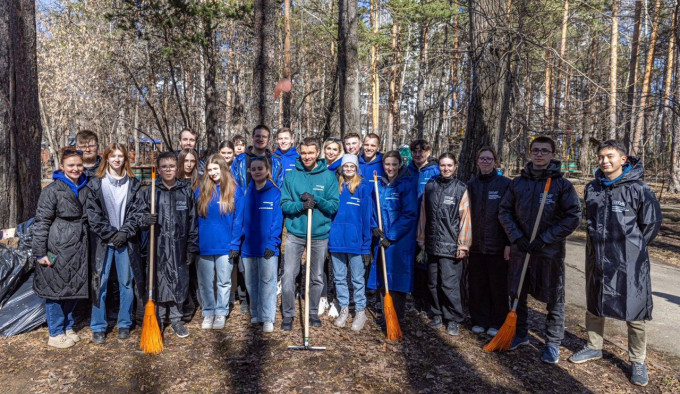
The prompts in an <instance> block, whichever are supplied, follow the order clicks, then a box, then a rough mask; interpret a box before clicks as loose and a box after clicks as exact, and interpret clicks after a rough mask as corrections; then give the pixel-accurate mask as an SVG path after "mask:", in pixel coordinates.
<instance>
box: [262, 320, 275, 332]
mask: <svg viewBox="0 0 680 394" xmlns="http://www.w3.org/2000/svg"><path fill="white" fill-rule="evenodd" d="M273 331H274V323H272V322H270V321H266V322H264V324H263V325H262V332H273Z"/></svg>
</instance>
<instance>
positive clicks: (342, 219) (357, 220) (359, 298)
mask: <svg viewBox="0 0 680 394" xmlns="http://www.w3.org/2000/svg"><path fill="white" fill-rule="evenodd" d="M341 168H342V175H341V177H340V178H339V179H338V184H339V190H340V205H339V206H338V212H337V213H336V214H335V218H334V219H333V224H332V225H331V235H330V239H329V242H328V250H329V251H330V252H331V258H332V260H333V274H334V276H335V291H336V296H337V298H338V302H339V303H340V315H339V316H338V318H337V319H335V322H334V324H335V325H336V326H337V327H344V326H345V324H346V323H347V318H348V317H349V289H348V287H347V266H348V265H349V268H350V271H351V275H352V286H353V288H354V303H355V306H356V307H355V308H356V309H355V311H356V314H355V316H354V320H353V321H352V330H354V331H360V330H361V329H362V328H364V324H365V323H366V313H365V312H364V309H365V308H366V294H365V289H364V287H365V283H364V273H365V270H366V268H365V267H366V266H368V265H370V264H371V261H372V256H371V215H372V214H373V200H372V198H371V191H372V189H371V185H370V183H369V182H368V181H367V180H365V179H364V178H362V177H361V176H360V175H359V174H357V171H358V170H359V160H358V159H357V157H356V155H345V156H343V158H342V167H341Z"/></svg>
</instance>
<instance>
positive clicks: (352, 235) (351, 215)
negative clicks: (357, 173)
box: [328, 179, 373, 254]
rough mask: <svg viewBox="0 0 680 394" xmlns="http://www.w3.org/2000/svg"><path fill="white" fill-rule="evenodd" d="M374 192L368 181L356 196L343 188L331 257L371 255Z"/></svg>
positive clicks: (330, 246)
mask: <svg viewBox="0 0 680 394" xmlns="http://www.w3.org/2000/svg"><path fill="white" fill-rule="evenodd" d="M372 191H373V189H371V184H370V183H369V182H368V181H367V180H366V179H362V180H361V184H360V185H359V186H358V187H357V189H356V190H355V191H354V194H352V193H350V191H349V188H348V187H347V184H345V185H343V187H342V192H341V193H340V205H339V206H338V212H337V213H336V214H335V218H334V219H333V224H332V225H331V235H330V240H329V241H328V250H329V251H330V252H331V253H351V254H370V253H371V219H372V215H373V198H372V194H371V192H372Z"/></svg>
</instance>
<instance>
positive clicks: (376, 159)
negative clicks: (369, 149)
mask: <svg viewBox="0 0 680 394" xmlns="http://www.w3.org/2000/svg"><path fill="white" fill-rule="evenodd" d="M382 161H383V154H382V153H380V152H377V153H376V154H375V157H374V158H373V160H371V161H366V159H364V154H363V153H362V154H361V156H359V164H362V165H366V164H368V165H371V166H374V165H377V164H381V165H382Z"/></svg>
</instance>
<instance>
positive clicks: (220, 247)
mask: <svg viewBox="0 0 680 394" xmlns="http://www.w3.org/2000/svg"><path fill="white" fill-rule="evenodd" d="M200 189H201V188H200V186H199V187H197V188H196V191H195V192H194V195H195V196H196V205H198V198H199V195H200V192H201V190H200ZM215 189H216V190H215V193H214V194H213V198H212V200H210V203H208V212H207V215H206V217H202V216H201V215H197V217H198V249H199V253H200V254H201V256H223V255H226V254H229V252H230V251H231V250H238V235H239V234H240V232H241V231H240V230H241V229H240V227H237V226H236V223H235V219H236V208H237V207H238V204H239V203H240V200H241V199H242V196H243V189H241V188H240V187H238V186H237V187H236V190H235V191H234V207H236V208H235V209H234V212H231V213H229V212H227V213H226V214H224V215H223V214H221V213H220V206H219V200H220V186H219V185H217V187H216V188H215Z"/></svg>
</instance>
